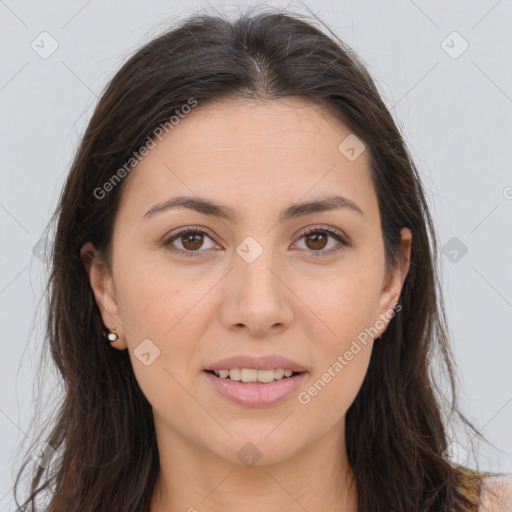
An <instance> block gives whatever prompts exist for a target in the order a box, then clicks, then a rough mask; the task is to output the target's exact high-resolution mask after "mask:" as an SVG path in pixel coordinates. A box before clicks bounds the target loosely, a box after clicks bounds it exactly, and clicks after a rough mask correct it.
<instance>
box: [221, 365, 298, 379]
mask: <svg viewBox="0 0 512 512" xmlns="http://www.w3.org/2000/svg"><path fill="white" fill-rule="evenodd" d="M214 373H215V375H217V377H220V378H222V379H227V378H228V376H229V378H230V379H231V380H241V381H242V382H272V381H273V380H274V379H275V380H279V379H282V378H283V376H284V377H291V375H292V373H293V371H292V370H284V369H283V368H278V369H277V370H273V369H272V370H254V369H249V368H231V369H230V370H219V371H218V372H216V371H214Z"/></svg>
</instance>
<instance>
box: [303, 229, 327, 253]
mask: <svg viewBox="0 0 512 512" xmlns="http://www.w3.org/2000/svg"><path fill="white" fill-rule="evenodd" d="M327 238H328V236H327V235H326V234H325V233H322V232H321V231H315V232H313V233H310V234H308V235H305V239H306V245H307V247H308V249H311V250H313V251H318V250H322V249H323V248H325V246H326V245H327Z"/></svg>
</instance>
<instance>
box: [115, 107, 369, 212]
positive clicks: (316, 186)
mask: <svg viewBox="0 0 512 512" xmlns="http://www.w3.org/2000/svg"><path fill="white" fill-rule="evenodd" d="M348 136H351V130H350V129H349V128H348V127H346V126H345V125H344V124H343V123H341V122H340V121H339V120H338V119H336V118H335V117H334V116H333V115H330V114H329V113H328V112H327V111H325V110H324V109H322V108H321V107H319V106H318V105H316V104H313V103H311V102H307V101H305V100H303V99H299V98H286V99H280V100H271V101H265V102H264V101H259V100H244V101H242V100H237V101H229V102H212V103H209V104H205V105H201V104H200V103H198V105H197V106H196V107H194V108H193V109H192V110H191V111H190V113H188V114H186V115H184V114H182V117H181V119H180V121H179V123H178V124H176V125H175V126H174V128H172V130H171V131H170V132H169V133H168V134H165V133H164V135H163V137H162V140H160V141H158V139H155V140H156V142H157V144H156V146H155V147H154V148H153V149H151V150H150V151H149V153H148V154H147V156H145V157H144V158H143V159H142V161H141V162H140V163H139V164H138V165H137V167H136V168H135V170H134V171H132V173H131V174H130V175H129V179H128V181H129V183H127V184H126V185H127V190H126V191H125V193H124V194H123V195H124V196H126V197H124V198H123V203H125V202H127V201H129V202H130V204H131V206H134V204H133V203H134V201H135V202H136V203H139V204H140V205H141V207H142V205H147V204H148V202H151V201H152V202H155V201H156V200H161V199H164V198H165V197H166V196H169V195H172V193H174V192H180V193H186V194H188V195H195V194H197V195H201V196H209V197H212V198H215V197H216V198H222V197H223V196H225V195H226V194H229V195H230V197H232V198H237V197H238V198H240V197H245V198H246V200H244V201H243V202H244V203H245V204H248V202H247V201H250V202H255V201H254V199H255V198H256V196H258V197H260V198H266V199H267V200H268V201H270V202H273V201H275V200H276V199H278V196H279V195H281V196H282V195H283V194H284V195H286V198H293V199H295V200H297V199H302V197H303V196H305V195H307V194H308V193H309V192H308V191H311V194H312V195H314V196H318V195H319V194H321V193H330V192H332V189H333V188H338V189H340V190H339V192H343V193H344V195H346V196H350V195H352V196H355V197H353V199H354V200H355V198H356V197H357V196H359V200H360V201H362V202H364V198H362V197H361V196H362V195H364V194H365V193H366V194H368V193H370V194H371V193H372V190H371V189H372V186H371V185H372V183H371V179H370V172H369V156H368V154H367V151H365V152H363V153H362V154H361V155H360V156H359V157H358V158H357V159H356V160H354V161H350V160H348V159H347V158H346V156H345V155H344V154H343V153H342V152H340V149H339V146H340V144H341V143H342V142H343V141H344V140H345V139H346V138H347V137H348ZM368 189H370V190H368ZM365 191H366V192H365ZM275 194H277V196H276V195H275ZM306 199H308V198H306ZM367 200H368V198H367ZM224 202H225V201H224ZM150 206H151V205H150Z"/></svg>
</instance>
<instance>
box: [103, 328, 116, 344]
mask: <svg viewBox="0 0 512 512" xmlns="http://www.w3.org/2000/svg"><path fill="white" fill-rule="evenodd" d="M111 329H112V331H115V329H116V328H115V327H111ZM106 337H107V339H108V340H109V341H110V342H111V343H112V342H113V341H116V340H117V338H119V336H118V335H117V334H116V333H115V332H111V331H109V332H108V334H106Z"/></svg>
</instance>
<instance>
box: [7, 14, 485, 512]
mask: <svg viewBox="0 0 512 512" xmlns="http://www.w3.org/2000/svg"><path fill="white" fill-rule="evenodd" d="M314 23H315V21H314V20H312V19H310V18H308V17H306V16H302V15H298V14H290V12H289V11H287V12H279V11H278V10H275V9H269V10H267V12H262V13H259V14H255V13H247V12H246V13H245V14H242V15H240V16H239V18H238V19H236V20H235V21H229V20H228V19H226V18H223V17H222V16H209V15H205V14H197V15H195V16H193V17H190V18H187V19H186V20H184V21H183V22H181V23H179V24H178V25H177V26H176V27H174V28H173V29H172V30H169V31H167V32H166V33H164V34H163V35H161V36H159V37H157V38H155V39H153V40H152V41H150V42H149V43H148V44H146V45H145V46H144V47H142V48H141V49H140V50H138V51H137V52H136V53H135V54H134V55H133V56H132V57H131V58H130V59H129V60H128V61H127V62H126V63H125V64H124V65H123V66H122V67H121V69H120V70H119V71H118V72H117V73H116V74H115V76H114V77H113V79H112V80H111V81H110V83H109V84H108V86H107V87H106V90H105V91H104V93H103V94H102V96H101V99H100V100H99V103H98V105H97V107H96V109H95V112H94V114H93V116H92V118H91V120H90V122H89V125H88V126H87V129H86V131H85V134H84V135H83V138H82V140H81V144H80V147H79V149H78V151H77V153H76V156H75V159H74V161H73V164H72V167H71V170H70V173H69V176H68V178H67V182H66V184H65V187H64V190H63V193H62V195H61V197H60V201H59V204H58V208H57V210H56V211H55V213H54V215H53V217H52V219H51V221H50V222H51V223H53V222H56V223H57V226H56V235H55V239H54V246H53V250H52V254H51V275H50V279H49V282H48V287H47V308H48V317H47V324H46V340H47V342H48V347H49V350H50V354H51V356H52V358H53V361H54V362H55V365H56V367H57V369H58V371H59V373H60V376H61V377H62V382H63V387H64V396H63V398H62V401H61V402H60V403H59V408H58V409H57V410H56V414H55V419H54V421H53V423H52V429H51V432H50V433H49V435H48V436H46V437H45V441H47V442H48V444H49V445H50V446H51V447H52V448H53V449H54V450H56V451H57V452H56V455H55V456H54V457H53V460H52V461H51V464H50V465H49V466H48V467H47V468H46V469H44V468H43V467H40V466H38V467H36V469H35V471H34V474H33V475H32V480H31V487H30V493H31V494H30V496H29V497H28V498H27V499H26V501H25V502H24V504H23V505H22V506H23V507H31V508H30V509H29V510H41V508H38V504H37V503H36V500H35V499H36V498H37V496H38V494H40V493H41V492H42V491H43V490H45V489H47V490H50V491H51V493H50V498H49V502H48V504H47V505H46V506H45V507H44V510H48V511H51V512H69V511H70V510H80V512H100V511H108V512H117V511H119V512H121V511H122V512H129V511H134V512H135V511H148V510H149V504H150V500H151V496H152V492H153V489H154V485H155V481H156V477H157V474H158V471H159V457H158V450H157V445H156V439H155V432H154V426H153V416H152V409H151V406H150V404H149V402H148V401H147V399H146V398H145V396H144V394H143V393H142V391H141V389H140V388H139V385H138V383H137V381H136V379H135V376H134V373H133V370H132V367H131V363H130V358H129V355H128V353H127V351H118V350H114V349H112V348H111V347H110V346H109V344H108V342H106V341H105V338H104V336H103V332H102V331H103V329H104V326H103V324H102V319H101V316H100V312H99V309H98V307H97V304H96V302H95V299H94V296H93V293H92V290H91V287H90V284H89V281H88V276H87V274H86V272H85V270H84V265H83V261H82V260H81V258H80V249H81V247H82V245H83V244H84V243H86V242H88V241H92V242H93V244H94V246H95V247H96V248H97V249H98V250H99V251H101V253H102V254H103V255H104V257H105V261H106V262H107V264H108V265H110V254H111V243H112V231H113V221H114V218H115V215H116V211H117V208H118V205H119V201H120V198H121V194H122V191H123V186H124V185H125V182H126V179H125V180H122V181H121V182H120V183H119V184H117V185H116V186H114V187H112V189H111V190H109V192H108V193H106V194H105V195H104V197H103V198H101V199H98V197H97V195H98V194H95V190H97V189H98V187H102V186H103V185H104V184H105V183H106V182H107V181H109V180H110V179H111V177H112V176H113V175H114V174H115V173H116V172H117V171H118V170H119V169H120V168H122V167H123V165H124V164H125V163H126V162H127V161H129V159H130V158H132V157H133V155H134V154H136V153H137V152H138V150H139V149H140V148H141V147H142V145H143V144H144V142H145V141H146V140H153V139H154V130H155V129H156V128H157V127H158V126H161V125H162V124H164V123H166V122H168V120H169V119H170V118H171V116H173V115H175V112H176V110H179V109H180V108H181V106H182V105H184V104H187V102H189V100H190V98H194V100H195V101H197V104H198V106H197V107H196V108H198V109H200V108H201V105H205V104H207V103H208V102H210V101H222V100H233V99H242V100H247V101H249V100H273V99H277V98H286V97H297V98H302V99H304V100H308V101H310V102H313V103H314V104H316V105H318V106H319V107H322V108H324V109H325V110H326V111H327V112H329V113H330V114H331V115H332V116H334V117H335V118H337V119H339V120H340V121H341V122H342V123H344V124H345V125H346V126H347V127H349V128H350V130H351V131H352V132H353V133H355V134H356V135H357V137H359V138H360V139H361V140H362V141H364V144H365V145H366V147H367V149H368V151H369V154H370V155H371V159H370V161H371V174H372V179H373V183H374V186H375V191H376V194H377V199H378V205H379V208H380V215H381V227H382V233H383V238H384V245H385V251H386V263H387V264H388V265H394V264H395V263H396V258H397V249H398V246H399V242H400V229H401V228H403V227H407V228H409V229H410V230H411V232H412V235H413V242H412V253H411V265H410V270H409V273H408V275H407V278H406V280H405V283H404V286H403V289H402V293H401V296H400V300H399V302H400V304H401V306H402V309H401V311H400V312H399V313H398V314H397V315H395V317H394V318H393V319H392V321H391V323H390V325H389V327H388V329H387V330H386V331H385V333H384V334H383V336H382V341H379V342H377V343H375V344H374V348H373V353H372V356H371V360H370V364H369V368H368V372H367V374H366V377H365V380H364V382H363V385H362V387H361V389H360V391H359V393H358V395H357V397H356V399H355V400H354V402H353V404H352V405H351V407H350V409H349V410H348V412H347V414H346V446H347V451H348V458H349V462H350V464H351V466H352V468H353V470H354V472H355V475H356V479H357V484H358V493H359V497H358V499H359V510H360V512H376V511H386V512H389V511H391V510H393V511H394V512H406V511H407V512H412V511H414V512H427V511H428V512H434V511H439V512H440V511H443V512H444V511H448V510H449V511H457V512H469V511H476V510H477V503H478V500H479V492H480V486H481V480H482V476H483V475H482V473H479V472H478V471H473V470H470V469H468V468H464V467H462V466H461V467H454V466H452V465H450V464H449V462H447V460H445V457H443V453H444V452H445V450H446V449H447V447H448V444H449V440H448V435H447V432H446V430H445V429H446V426H445V422H444V420H443V412H442V406H443V404H447V405H448V410H447V411H446V414H448V415H449V416H453V415H454V416H456V417H457V418H458V419H460V420H461V421H462V423H463V424H465V426H467V427H469V428H471V429H472V430H473V432H474V433H475V434H476V435H478V436H480V435H479V434H478V432H477V430H476V429H475V428H474V427H473V426H472V425H471V423H470V422H469V421H468V420H467V419H466V418H465V417H464V416H463V415H462V414H461V413H460V412H459V409H458V406H457V396H456V392H455V388H456V386H455V377H454V375H455V373H454V363H453V360H452V355H451V351H450V347H449V344H448V337H447V328H446V320H445V316H444V305H443V301H442V298H441V294H440V291H439V290H440V286H439V278H438V276H437V246H436V237H435V233H434V228H433V223H432V220H431V217H430V214H429V210H428V207H427V201H426V198H425V195H424V192H423V189H422V185H421V183H420V178H419V175H418V172H417V170H416V168H415V166H414V164H413V162H412V161H411V158H410V156H409V153H408V151H407V149H406V147H405V144H404V141H403V139H402V136H401V134H400V133H399V130H398V129H397V126H396V125H395V122H394V121H393V119H392V117H391V115H390V113H389V111H388V109H387V108H386V106H385V104H384V103H383V101H382V99H381V97H380V95H379V93H378V91H377V88H376V86H375V85H374V82H373V81H372V79H371V77H370V76H369V74H368V72H367V71H366V69H365V67H364V65H363V64H361V62H360V60H359V59H358V58H357V57H356V55H354V54H353V52H352V50H351V49H350V48H348V47H346V45H345V44H344V43H343V42H342V41H340V40H339V39H338V38H337V37H336V36H335V35H334V34H333V33H332V32H331V36H329V35H327V34H326V33H324V32H323V31H322V30H321V29H320V28H317V27H315V26H314ZM148 137H149V139H148ZM435 356H439V360H440V361H441V363H443V364H442V368H443V369H444V375H445V376H447V381H446V385H445V386H444V388H446V387H448V388H449V390H450V397H451V400H448V399H447V398H446V397H445V395H444V394H443V391H446V389H444V390H443V389H440V387H441V386H437V385H436V382H435V377H434V374H433V373H432V369H433V361H435V360H436V359H435ZM443 397H445V398H443ZM480 437H481V436H480ZM28 464H32V461H31V459H30V458H29V457H28V460H27V461H26V462H25V463H24V464H23V466H22V468H21V469H20V470H19V473H18V477H17V479H16V486H15V496H16V494H17V492H16V489H17V487H18V484H19V480H20V477H21V475H22V473H23V471H24V470H25V468H26V467H27V465H28ZM16 503H17V505H18V506H19V503H18V500H17V499H16ZM25 509H26V508H25Z"/></svg>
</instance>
